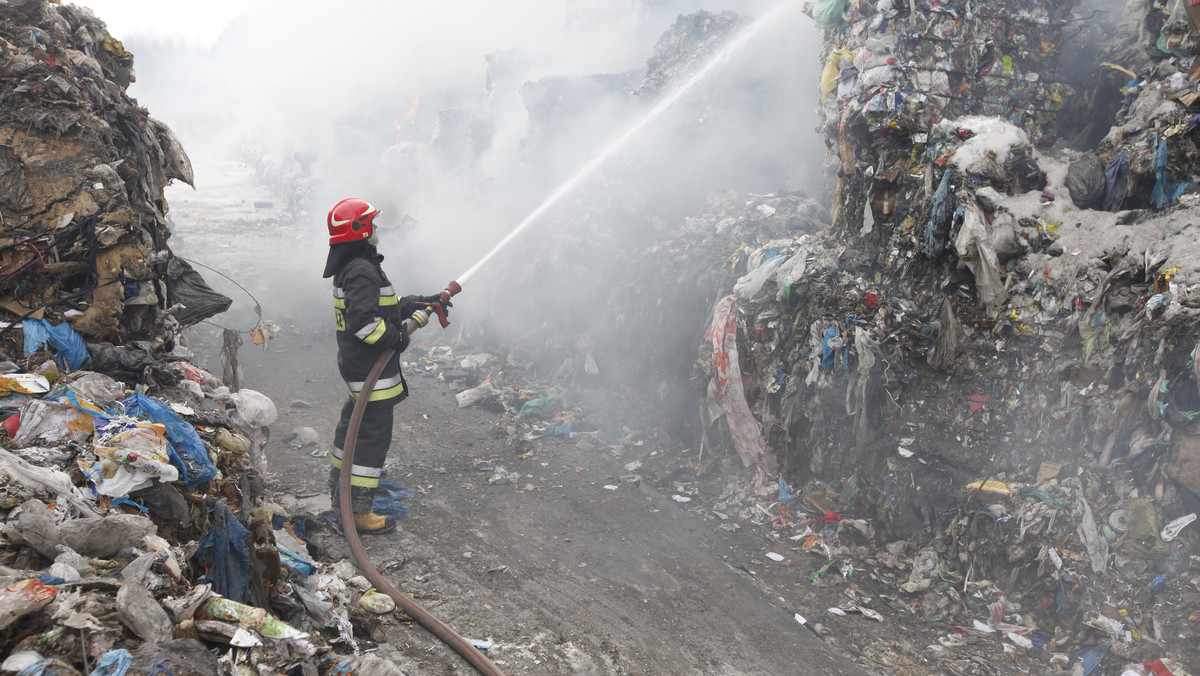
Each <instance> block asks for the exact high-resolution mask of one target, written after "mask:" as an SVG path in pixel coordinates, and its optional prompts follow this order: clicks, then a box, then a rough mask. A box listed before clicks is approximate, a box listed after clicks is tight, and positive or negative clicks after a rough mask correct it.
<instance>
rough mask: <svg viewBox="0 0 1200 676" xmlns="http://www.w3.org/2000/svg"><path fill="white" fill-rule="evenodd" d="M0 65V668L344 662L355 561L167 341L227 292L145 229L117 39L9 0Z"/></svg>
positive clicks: (85, 22) (176, 172)
mask: <svg viewBox="0 0 1200 676" xmlns="http://www.w3.org/2000/svg"><path fill="white" fill-rule="evenodd" d="M0 59H3V63H4V73H5V75H6V77H5V78H4V81H3V84H2V85H0V127H2V130H0V133H3V134H4V136H5V138H7V139H8V140H7V141H6V143H5V145H4V146H3V147H2V148H0V164H2V165H3V166H2V168H0V175H2V176H3V179H2V180H0V217H2V218H0V222H2V225H0V240H2V241H0V294H3V296H4V297H3V298H0V309H2V311H3V313H4V314H6V315H7V316H6V317H4V318H2V319H3V322H0V427H2V428H3V435H2V437H0V655H2V656H3V658H2V659H0V671H4V672H6V673H10V672H19V673H21V674H30V675H37V674H51V673H52V674H84V673H90V674H124V673H127V671H129V670H130V669H133V670H135V671H145V672H149V671H152V670H158V669H159V668H161V669H162V670H163V671H169V672H170V673H173V674H176V676H179V675H181V674H205V675H207V674H214V673H233V672H234V671H236V670H238V669H252V670H255V671H256V672H257V673H284V672H286V673H305V674H316V673H318V668H319V665H323V666H320V670H321V671H322V672H323V671H328V670H330V669H333V668H335V667H337V668H351V667H358V666H362V665H363V664H365V662H364V661H363V660H362V659H360V658H354V657H342V656H340V655H339V653H345V654H347V655H349V654H351V653H354V652H356V651H357V650H360V649H361V648H363V647H369V646H370V645H372V642H373V641H379V640H383V638H384V636H383V633H382V629H381V622H382V620H381V619H380V617H381V616H380V615H378V614H376V613H377V612H378V611H376V610H367V609H366V607H367V606H370V605H372V604H371V603H370V598H369V597H370V595H369V594H367V593H365V592H366V591H367V590H366V589H365V586H364V585H363V583H365V579H363V578H361V577H360V576H357V575H355V572H354V570H353V568H352V567H351V566H350V565H349V564H348V563H346V562H341V563H338V564H332V565H322V564H318V563H316V561H317V560H318V557H319V556H321V555H322V554H323V552H322V551H321V549H320V545H318V544H316V543H318V542H320V537H319V535H320V532H321V531H323V530H327V529H328V528H329V525H328V524H326V523H324V522H323V521H322V520H321V519H319V518H317V517H311V516H305V515H298V514H288V513H287V511H286V510H284V509H282V508H280V507H279V506H278V505H276V504H274V503H273V502H272V501H271V499H270V497H269V495H267V493H266V492H265V490H264V476H263V468H264V462H265V460H264V458H263V448H264V446H265V444H266V441H267V435H268V426H269V425H270V424H271V423H272V422H273V421H274V419H275V417H276V410H275V406H274V404H273V403H272V402H271V400H270V399H269V398H267V397H266V396H264V395H262V394H260V393H258V392H255V391H254V390H250V389H244V388H238V387H237V385H236V373H237V370H236V352H234V353H233V354H231V355H229V356H230V357H232V358H233V359H232V366H233V368H232V370H231V371H230V372H231V373H232V374H233V375H234V376H235V377H234V379H233V382H232V383H230V382H225V379H223V378H218V377H216V376H215V375H213V374H211V373H209V372H207V371H205V370H204V369H203V368H202V367H201V366H199V365H198V364H196V363H195V357H194V355H192V353H191V352H190V351H189V350H188V349H187V347H186V339H187V334H186V332H185V331H184V330H185V329H186V328H187V327H189V326H191V325H193V324H195V323H197V322H199V321H201V320H203V319H205V318H207V317H211V316H212V315H214V314H217V313H220V312H222V311H224V310H225V309H226V308H228V307H229V304H230V299H228V298H226V297H224V296H222V295H220V294H218V293H215V292H213V291H212V290H211V289H210V288H209V287H208V286H207V285H206V284H205V283H204V280H203V279H202V278H201V277H200V275H199V274H198V273H197V272H195V271H194V270H192V269H191V268H190V266H188V265H187V263H186V262H185V261H183V260H181V259H179V258H176V257H175V256H174V255H173V254H172V252H171V250H170V248H169V247H168V245H167V240H168V238H169V236H170V231H169V228H168V225H167V221H166V212H167V205H166V202H165V200H164V199H163V188H164V186H165V185H167V183H168V182H169V181H171V180H181V181H184V182H187V183H190V182H191V180H192V173H191V167H190V164H189V161H188V158H187V155H186V154H185V153H184V151H183V149H182V147H181V146H180V145H179V142H178V140H177V139H176V138H175V136H174V134H173V133H172V132H171V131H170V129H168V128H167V127H166V126H165V125H164V124H162V123H161V122H159V121H157V120H155V119H153V118H152V117H150V116H149V115H148V113H147V112H146V111H145V110H144V109H142V108H141V107H139V106H138V105H137V103H136V101H134V100H133V99H131V98H129V97H128V95H127V94H126V91H125V88H126V87H127V86H128V85H129V83H130V82H131V81H133V79H134V71H133V56H132V55H131V54H129V53H128V52H127V51H126V50H125V49H124V47H123V46H122V45H121V43H120V41H119V40H117V39H116V38H114V37H113V36H111V35H110V34H109V33H108V32H107V30H106V28H105V25H104V23H103V22H101V21H100V20H99V19H97V18H96V17H95V15H93V14H92V13H91V12H90V11H89V10H87V9H84V8H80V7H77V6H75V5H60V4H49V3H47V2H45V1H44V0H23V1H21V2H7V3H3V4H0ZM268 326H269V323H264V324H262V325H261V327H260V330H262V329H263V327H268ZM237 342H238V343H240V338H239V339H238V341H237ZM235 349H236V348H235ZM231 385H232V387H231ZM364 597H367V601H366V602H363V603H362V604H361V605H360V603H359V602H360V601H361V600H362V599H363V598H364ZM384 612H386V611H384Z"/></svg>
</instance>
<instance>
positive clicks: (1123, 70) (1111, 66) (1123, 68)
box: [1100, 61, 1137, 79]
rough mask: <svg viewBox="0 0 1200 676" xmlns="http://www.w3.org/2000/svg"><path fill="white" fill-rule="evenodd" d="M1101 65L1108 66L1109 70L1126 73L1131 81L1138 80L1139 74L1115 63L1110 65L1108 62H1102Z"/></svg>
mask: <svg viewBox="0 0 1200 676" xmlns="http://www.w3.org/2000/svg"><path fill="white" fill-rule="evenodd" d="M1100 65H1101V66H1107V67H1108V68H1112V69H1113V70H1119V71H1121V72H1122V73H1125V74H1126V75H1128V76H1129V77H1130V78H1131V79H1133V78H1137V73H1135V72H1133V71H1132V70H1129V69H1128V68H1126V67H1124V66H1118V65H1117V64H1115V63H1109V62H1107V61H1101V62H1100Z"/></svg>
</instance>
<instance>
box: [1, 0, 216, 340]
mask: <svg viewBox="0 0 1200 676" xmlns="http://www.w3.org/2000/svg"><path fill="white" fill-rule="evenodd" d="M0 22H2V23H0V52H2V54H0V59H2V60H3V66H2V68H3V72H4V74H5V77H4V79H3V81H2V82H0V136H2V137H3V138H4V139H6V140H5V145H4V146H3V149H0V164H2V165H3V166H2V168H0V175H2V176H3V180H0V216H2V217H3V224H2V225H0V307H2V308H3V309H4V310H5V311H7V313H9V314H10V315H15V318H22V317H25V316H30V317H33V318H36V319H41V318H42V317H43V316H45V315H46V313H50V315H51V316H53V317H55V318H56V319H57V318H59V317H65V318H68V319H69V320H70V322H71V325H72V326H73V327H74V328H75V329H76V330H77V331H78V332H79V333H81V334H83V335H84V336H85V337H87V338H89V339H92V340H109V339H112V338H115V337H118V336H119V337H120V338H121V339H123V340H130V339H140V340H153V339H154V338H156V337H161V335H162V331H161V328H162V327H163V326H164V325H166V324H168V323H170V322H165V321H164V320H163V319H162V318H161V317H159V316H158V313H160V312H162V311H166V310H168V309H170V308H172V307H174V310H173V314H174V317H175V319H176V322H175V325H176V326H178V325H184V326H186V325H189V324H191V323H194V322H196V321H199V320H201V319H204V318H205V317H208V316H211V315H213V314H215V313H217V312H220V311H223V310H224V309H226V308H227V307H228V303H229V301H228V299H223V298H222V297H221V296H219V295H216V294H213V293H212V292H211V290H209V289H208V288H207V286H205V285H204V284H203V280H202V279H200V278H199V276H198V275H195V274H194V273H192V271H191V270H190V268H189V267H188V265H187V264H186V263H185V262H183V261H181V260H178V259H174V258H173V257H172V256H171V254H170V250H169V248H168V247H167V239H168V238H169V237H170V232H169V229H168V226H167V220H166V212H167V204H166V202H165V200H164V199H163V188H164V187H165V186H166V185H167V184H168V182H170V181H171V180H180V181H183V182H185V183H188V184H189V185H190V184H191V183H192V180H193V178H192V168H191V164H190V162H189V160H188V157H187V154H186V153H185V152H184V150H183V148H182V146H181V145H180V143H179V140H178V139H177V138H176V136H175V134H174V133H173V132H172V131H171V130H170V129H169V128H168V127H167V126H166V125H165V124H163V123H162V122H159V121H158V120H155V119H154V118H152V117H150V115H149V114H148V113H147V112H146V110H145V109H143V108H141V107H140V106H138V105H137V102H136V101H135V100H133V99H131V98H130V97H129V96H128V94H127V93H126V91H125V88H126V87H127V86H128V85H129V83H130V82H131V80H132V79H133V78H134V73H133V56H132V55H131V54H129V53H128V52H127V51H125V49H124V47H123V46H122V45H121V42H120V41H119V40H117V39H115V38H113V37H112V36H111V35H109V34H108V32H107V30H106V29H105V27H104V24H103V23H102V22H101V21H99V20H98V19H97V18H96V17H95V16H94V15H93V14H92V13H91V12H90V11H89V10H87V9H86V8H81V7H77V6H74V5H57V4H56V5H50V4H47V3H46V2H33V1H29V2H21V3H6V4H5V5H4V7H2V8H0ZM193 291H195V293H194V292H193ZM197 293H198V294H199V295H198V296H197ZM56 323H57V322H56Z"/></svg>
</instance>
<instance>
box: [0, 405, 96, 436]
mask: <svg viewBox="0 0 1200 676" xmlns="http://www.w3.org/2000/svg"><path fill="white" fill-rule="evenodd" d="M76 431H79V432H82V433H84V434H85V435H91V433H92V431H93V430H92V418H91V416H89V415H88V414H86V413H81V412H80V411H79V410H78V409H76V408H75V407H73V406H71V405H70V404H66V403H60V402H56V401H46V400H44V399H35V400H33V401H31V402H29V403H28V404H26V405H25V406H24V407H23V408H22V409H21V418H20V426H19V427H17V435H16V436H15V437H13V441H14V442H16V443H17V444H18V445H20V446H30V445H32V444H33V443H34V442H36V441H39V440H40V441H44V442H46V443H50V444H54V443H58V442H60V441H66V440H68V439H70V438H71V437H72V436H73V435H74V433H75V432H76ZM84 439H86V436H85V437H84Z"/></svg>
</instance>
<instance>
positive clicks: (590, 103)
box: [100, 0, 824, 315]
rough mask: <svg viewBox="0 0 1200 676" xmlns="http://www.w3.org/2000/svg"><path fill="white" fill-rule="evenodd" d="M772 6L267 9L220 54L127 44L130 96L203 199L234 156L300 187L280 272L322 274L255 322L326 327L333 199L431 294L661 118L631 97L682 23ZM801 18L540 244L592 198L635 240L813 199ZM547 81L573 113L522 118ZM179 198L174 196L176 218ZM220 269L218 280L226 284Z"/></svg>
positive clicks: (601, 181) (810, 56)
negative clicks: (719, 209) (710, 203)
mask: <svg viewBox="0 0 1200 676" xmlns="http://www.w3.org/2000/svg"><path fill="white" fill-rule="evenodd" d="M776 4H777V3H775V2H758V1H755V2H749V1H747V2H728V3H726V4H723V5H708V4H704V3H698V2H686V1H680V0H662V1H654V0H643V1H635V2H630V1H625V2H617V1H605V0H589V1H587V2H564V1H562V0H540V1H533V2H516V3H487V2H465V1H460V2H442V3H422V4H413V3H391V2H384V1H383V0H368V1H361V2H353V3H337V4H335V3H324V2H322V3H313V2H298V3H289V4H287V5H286V6H280V5H276V4H272V5H270V6H267V5H262V6H259V5H254V6H253V7H254V9H253V10H252V11H248V12H247V13H244V14H242V15H240V16H238V17H236V18H235V19H234V20H232V22H231V23H230V24H229V25H228V27H227V28H226V29H225V30H224V31H223V32H222V33H221V34H220V35H219V37H218V38H217V39H216V40H215V41H213V42H212V43H211V45H202V46H198V45H195V44H189V43H186V42H182V41H179V40H173V39H171V38H165V39H164V38H162V37H161V36H158V37H156V36H153V35H146V34H134V35H127V36H126V35H118V36H117V37H119V38H121V39H122V40H124V42H125V44H126V46H127V47H128V48H129V49H130V51H132V52H133V53H134V54H135V57H136V61H135V67H136V72H137V82H136V83H135V84H134V85H133V86H132V87H131V88H130V93H131V95H133V96H134V97H136V98H137V99H138V100H139V102H140V103H141V104H142V105H143V106H145V107H146V108H147V109H148V110H149V111H150V113H151V115H153V116H154V117H156V118H158V119H161V120H163V121H164V122H166V123H167V124H168V125H169V126H171V127H172V129H174V130H175V131H176V132H177V133H178V134H179V136H180V138H181V140H182V141H183V143H184V146H185V148H186V149H187V150H188V152H189V153H190V155H191V156H192V158H193V161H194V162H195V164H196V175H197V189H198V190H199V191H201V192H203V191H204V190H206V185H205V182H206V163H207V162H208V160H209V159H210V158H212V157H218V156H226V155H230V154H234V155H238V154H240V155H243V156H246V155H249V156H253V157H254V158H256V161H257V162H259V163H260V166H265V167H266V169H267V172H268V174H270V175H271V176H272V177H274V178H276V179H279V180H282V181H285V182H286V181H289V180H293V179H296V180H301V181H302V182H303V184H304V190H303V193H304V197H305V203H306V205H307V207H308V208H307V211H303V212H299V213H297V214H295V215H294V217H295V222H291V223H285V224H281V228H282V230H283V232H285V233H286V236H285V237H282V238H281V239H280V241H279V243H278V249H277V250H275V251H273V252H272V254H273V258H274V259H275V260H284V259H286V260H288V261H290V262H291V266H292V267H290V268H288V269H289V270H297V269H298V270H311V271H312V274H311V277H305V278H303V279H298V278H296V277H294V276H292V277H289V278H288V279H286V280H278V282H279V283H271V282H273V281H275V280H266V281H265V282H264V286H267V287H269V289H267V290H262V292H263V294H265V295H267V296H268V298H267V299H264V300H263V302H264V305H265V306H266V307H265V311H266V313H267V314H268V315H270V314H272V308H271V298H270V296H272V295H274V296H276V297H277V298H281V297H282V296H286V295H287V294H292V295H295V296H296V297H297V302H295V303H286V305H287V306H288V307H287V309H286V311H287V312H295V311H299V310H297V309H296V308H302V307H307V306H310V305H311V306H312V307H313V308H314V309H315V311H318V312H322V313H324V312H325V311H326V309H327V308H326V307H325V304H324V303H323V302H321V301H323V300H324V299H323V298H322V299H319V300H318V301H316V302H299V301H300V300H303V299H309V298H310V297H312V296H314V295H318V294H321V293H322V288H323V286H327V284H328V283H327V281H322V280H320V269H321V266H322V263H323V261H324V257H325V253H326V251H327V247H326V245H325V239H326V233H325V229H324V225H323V221H324V216H325V213H326V211H327V210H328V208H329V206H331V205H332V204H333V203H334V202H335V201H336V200H338V199H340V198H342V197H347V196H359V197H363V198H366V199H368V200H369V201H371V202H372V203H374V204H375V205H376V206H378V207H380V208H381V210H382V214H381V217H380V222H381V223H383V224H384V231H383V242H382V244H381V247H380V248H381V250H382V251H383V252H384V253H385V254H387V255H388V256H389V262H392V263H393V265H394V267H391V268H388V271H389V274H390V275H391V276H392V279H393V282H394V283H395V284H396V285H397V287H399V290H401V291H402V292H409V291H412V292H420V293H431V292H434V291H436V290H438V289H440V288H441V286H442V285H443V284H444V283H445V282H447V281H449V280H450V279H452V278H454V277H455V276H456V275H458V274H460V273H462V272H463V271H464V270H466V269H468V268H469V267H471V265H472V264H473V263H474V262H475V261H476V260H478V259H479V258H480V257H481V256H482V255H483V254H485V253H486V252H487V251H488V250H489V249H490V248H491V247H492V246H493V245H494V244H495V243H496V242H497V241H499V240H500V239H501V238H502V237H503V236H504V235H505V234H506V232H507V231H508V230H509V229H510V228H511V227H512V226H513V225H514V224H515V223H517V222H518V221H520V220H521V218H522V217H523V216H524V215H525V214H527V213H528V212H529V211H530V210H532V209H533V208H535V207H536V206H537V205H538V203H539V202H540V201H541V200H542V199H543V198H544V197H545V195H546V194H548V193H549V192H551V191H552V190H553V188H554V187H555V186H557V185H558V184H559V183H561V181H563V180H565V179H566V178H568V177H569V176H570V175H571V174H572V172H573V171H575V170H576V169H577V168H578V167H579V166H581V165H582V164H584V163H585V162H586V161H587V160H588V158H589V157H590V156H592V155H593V154H594V153H595V152H596V151H597V150H598V149H599V148H601V147H603V146H604V145H605V144H606V143H607V142H608V141H609V140H611V139H612V138H613V137H614V136H615V135H617V134H618V133H619V132H620V131H621V130H622V129H623V128H625V127H626V126H627V125H628V124H629V123H630V122H632V121H633V119H635V118H636V117H637V116H638V115H640V114H642V113H643V112H644V111H645V110H646V108H647V107H648V106H649V105H651V104H652V103H653V101H652V100H639V99H638V98H637V97H636V96H631V95H630V91H631V90H633V89H636V88H637V87H638V86H640V84H641V79H642V78H643V77H644V76H645V74H646V67H647V60H648V59H649V58H650V57H651V56H652V54H653V52H654V47H655V44H656V42H657V41H658V40H659V37H660V36H661V35H662V34H663V32H664V31H666V30H667V29H668V28H669V27H670V26H671V25H672V24H673V23H674V22H675V20H676V17H678V16H679V15H681V14H689V13H692V12H696V11H699V10H701V9H706V10H709V11H712V12H720V11H724V10H730V11H733V12H737V13H739V14H741V15H744V16H746V17H747V18H751V19H752V18H754V17H756V16H759V15H761V14H764V13H766V12H767V11H769V10H770V9H771V8H773V7H774V6H776ZM792 4H795V5H797V9H796V10H794V11H789V12H786V13H784V14H783V15H781V18H780V20H779V25H778V26H772V27H770V28H769V29H768V30H765V31H764V32H763V33H762V34H761V35H760V36H759V37H758V38H756V39H755V41H754V42H753V43H751V44H748V45H747V46H746V48H745V49H744V50H743V51H742V52H741V53H739V55H738V56H737V57H735V58H734V59H732V60H731V61H730V62H729V63H728V64H727V65H726V66H725V67H723V68H722V69H721V70H720V71H718V72H717V73H714V74H713V76H712V78H710V80H711V83H708V82H706V83H702V84H701V86H699V87H698V88H697V92H696V94H695V96H694V97H691V98H690V99H687V100H684V101H682V102H681V105H680V106H679V111H678V114H668V115H666V116H664V117H663V118H662V119H661V120H660V121H659V122H657V123H656V124H655V125H654V126H652V127H650V128H648V129H646V130H645V131H644V132H643V133H642V134H640V135H639V136H638V137H637V138H635V139H634V140H633V141H632V142H631V144H630V146H629V148H627V149H626V150H625V151H624V152H622V153H621V154H620V155H619V156H617V157H615V158H614V160H613V162H612V163H611V166H608V167H605V168H604V169H603V170H602V171H601V172H599V173H600V175H599V176H598V177H597V178H596V179H595V183H596V184H597V185H588V184H585V185H582V186H581V187H580V190H579V194H578V195H577V196H574V201H573V203H572V204H573V206H572V207H571V208H570V209H568V208H564V210H563V211H559V212H551V213H548V214H547V216H546V218H545V221H546V222H545V223H541V224H538V225H535V226H534V227H532V228H531V229H530V232H529V236H530V237H532V238H535V240H536V239H538V238H541V239H544V238H545V237H547V236H557V235H560V234H562V233H564V231H566V230H568V229H569V228H570V227H572V220H571V218H572V217H571V216H570V214H575V215H578V214H579V213H580V211H581V210H583V211H586V208H585V207H584V206H581V204H580V201H581V200H582V201H585V202H586V200H588V199H589V194H595V195H596V199H602V200H605V201H606V203H608V204H609V205H610V206H614V208H616V209H618V210H625V211H627V212H629V214H630V216H629V217H630V218H631V219H633V220H638V219H644V220H646V221H650V220H652V219H657V220H658V221H659V222H665V223H666V224H667V225H668V226H669V225H670V224H672V223H674V222H677V221H679V222H681V221H682V218H683V217H684V216H686V215H689V214H693V213H696V212H698V211H699V210H700V208H701V207H702V205H703V203H704V199H705V196H706V195H707V194H708V193H710V192H711V191H712V190H715V189H718V188H726V187H732V188H735V189H738V190H740V191H744V192H769V191H773V190H778V189H790V190H804V191H808V192H811V193H813V194H816V193H817V192H819V190H820V184H821V181H822V179H821V174H822V169H821V158H822V156H823V154H824V145H823V142H822V141H821V139H820V138H819V136H818V135H817V133H816V131H815V127H816V125H817V121H816V116H815V113H814V108H815V103H816V97H817V94H816V88H817V77H818V75H819V72H820V59H819V51H820V45H819V39H818V37H817V32H816V29H815V28H814V27H813V25H812V22H811V20H809V19H807V18H806V17H803V16H802V15H801V14H800V12H799V11H798V5H799V4H800V3H799V2H795V0H793V2H792ZM100 18H101V19H103V18H104V17H103V15H102V14H101V15H100ZM556 78H557V79H560V80H561V81H562V82H563V83H564V85H563V87H564V89H563V92H562V98H563V99H564V100H563V101H562V104H563V105H562V106H561V110H559V109H546V108H544V107H542V108H539V109H537V110H530V108H529V106H530V105H531V101H537V100H538V99H537V96H539V95H546V96H549V97H550V98H554V97H555V96H558V94H555V93H554V92H555V88H554V85H553V83H554V81H555V79H556ZM710 84H711V85H712V86H711V87H710V86H709V85H710ZM706 88H707V89H706ZM547 92H549V94H547ZM543 98H545V96H544V97H543ZM543 102H544V101H543ZM705 116H708V117H709V118H710V119H701V118H705ZM626 169H628V170H629V171H631V172H633V171H637V172H642V173H641V174H639V177H641V176H645V177H647V178H645V180H642V179H641V178H639V179H638V181H637V183H638V184H639V185H640V189H638V190H636V191H633V190H628V191H626V192H625V193H623V192H622V191H621V190H620V189H619V188H618V189H617V190H614V189H613V186H614V185H616V186H618V187H619V186H620V185H621V180H622V178H625V179H628V178H629V177H628V176H625V177H622V176H621V173H622V172H623V171H625V170H626ZM280 177H282V179H281V178H280ZM210 183H211V181H210ZM184 190H185V191H188V190H190V189H187V188H184ZM180 194H181V193H180V192H179V191H178V190H177V189H173V190H172V192H171V193H170V194H169V195H168V199H176V198H178V196H179V195H180ZM185 194H186V193H185ZM572 209H573V210H572ZM402 221H403V222H404V223H405V224H404V225H403V226H402V225H401V222H402ZM629 227H635V226H629ZM542 228H545V230H542V231H540V232H539V230H540V229H542ZM235 246H236V244H235ZM512 246H513V247H514V249H517V250H520V249H521V248H522V247H525V246H526V245H525V244H523V243H522V242H521V241H520V240H518V241H514V243H513V245H512ZM218 253H219V252H214V257H215V258H214V259H209V261H208V262H210V263H214V264H216V265H217V266H220V265H221V260H220V259H219V257H217V256H218ZM517 260H518V261H519V258H518V259H517ZM530 263H531V264H534V262H533V261H531V262H530ZM504 265H506V266H512V265H513V259H512V258H509V259H507V260H506V261H505V263H504ZM385 267H387V264H385ZM234 272H235V275H236V272H237V271H234ZM505 272H506V271H505V270H496V271H494V273H495V276H494V279H492V280H489V271H488V270H486V269H485V270H483V271H481V273H480V277H479V279H478V280H476V282H477V283H487V284H491V283H493V281H498V280H500V279H502V278H503V274H504V273H505ZM509 272H510V271H509ZM289 274H290V273H289ZM546 284H547V285H548V286H550V287H553V286H554V282H553V280H547V281H546ZM468 288H469V287H468ZM471 302H472V300H471V296H470V294H464V296H463V299H462V301H461V302H460V303H459V305H460V306H462V307H463V309H464V311H469V310H470V309H471V308H470V304H471Z"/></svg>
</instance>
